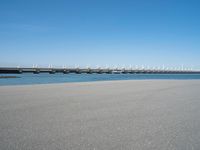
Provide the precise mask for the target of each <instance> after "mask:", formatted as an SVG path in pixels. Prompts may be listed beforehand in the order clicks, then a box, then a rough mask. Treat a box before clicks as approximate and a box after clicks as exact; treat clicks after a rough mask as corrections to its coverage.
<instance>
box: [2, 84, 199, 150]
mask: <svg viewBox="0 0 200 150" xmlns="http://www.w3.org/2000/svg"><path fill="white" fill-rule="evenodd" d="M65 149H69V150H107V149H113V150H193V149H194V150H199V149H200V80H193V81H190V80H188V81H173V80H170V81H169V80H165V81H164V80H160V81H159V80H157V81H153V80H152V81H149V80H148V81H108V82H91V83H67V84H49V85H26V86H2V87H0V150H65Z"/></svg>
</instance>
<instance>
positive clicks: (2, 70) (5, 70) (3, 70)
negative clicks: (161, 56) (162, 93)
mask: <svg viewBox="0 0 200 150" xmlns="http://www.w3.org/2000/svg"><path fill="white" fill-rule="evenodd" d="M21 73H34V74H39V73H50V74H54V73H64V74H68V73H75V74H81V73H87V74H92V73H97V74H103V73H105V74H200V71H196V70H170V69H126V68H123V69H119V68H115V69H113V68H39V67H38V68H23V67H22V68H19V67H0V74H21Z"/></svg>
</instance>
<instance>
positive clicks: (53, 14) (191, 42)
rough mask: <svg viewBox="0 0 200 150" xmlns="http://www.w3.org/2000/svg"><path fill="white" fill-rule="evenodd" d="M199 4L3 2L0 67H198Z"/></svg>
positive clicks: (164, 0)
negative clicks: (49, 65)
mask: <svg viewBox="0 0 200 150" xmlns="http://www.w3.org/2000/svg"><path fill="white" fill-rule="evenodd" d="M199 8H200V1H198V0H196V1H194V0H187V1H185V0H151V1H150V0H135V1H134V0H73V1H72V0H71V1H69V0H32V1H31V0H1V1H0V65H1V66H16V65H20V66H32V64H38V65H40V66H48V64H52V65H54V66H62V65H67V66H75V65H80V66H96V65H98V66H117V65H118V66H129V65H148V66H161V65H163V64H165V65H166V66H180V65H182V64H183V65H184V66H188V67H190V66H192V67H195V68H200V67H199V66H200V9H199Z"/></svg>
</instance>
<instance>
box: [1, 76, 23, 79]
mask: <svg viewBox="0 0 200 150" xmlns="http://www.w3.org/2000/svg"><path fill="white" fill-rule="evenodd" d="M10 78H20V77H18V76H0V79H10Z"/></svg>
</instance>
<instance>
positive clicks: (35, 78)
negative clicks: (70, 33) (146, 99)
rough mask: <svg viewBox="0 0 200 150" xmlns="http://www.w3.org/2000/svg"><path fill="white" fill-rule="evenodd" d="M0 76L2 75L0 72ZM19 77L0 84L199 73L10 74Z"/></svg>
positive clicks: (180, 77)
mask: <svg viewBox="0 0 200 150" xmlns="http://www.w3.org/2000/svg"><path fill="white" fill-rule="evenodd" d="M0 76H3V74H1V75H0ZM12 76H18V77H20V78H10V79H0V85H24V84H47V83H65V82H88V81H106V80H148V79H164V80H170V79H178V80H189V79H193V80H195V79H200V74H195V75H194V74H193V75H191V74H190V75H189V74H176V75H174V74H167V75H166V74H62V73H57V74H48V73H41V74H32V73H30V74H29V73H25V74H12Z"/></svg>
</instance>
